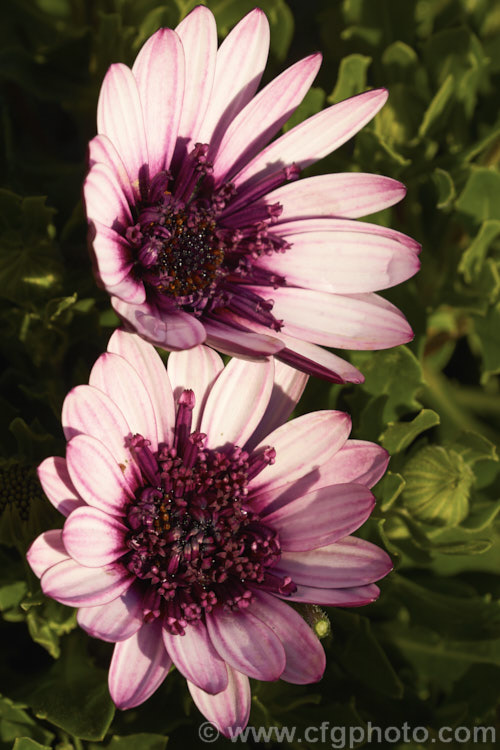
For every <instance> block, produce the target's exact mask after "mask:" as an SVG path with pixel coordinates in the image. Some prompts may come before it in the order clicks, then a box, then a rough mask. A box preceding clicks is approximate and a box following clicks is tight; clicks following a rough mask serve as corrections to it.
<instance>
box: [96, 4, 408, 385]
mask: <svg viewBox="0 0 500 750" xmlns="http://www.w3.org/2000/svg"><path fill="white" fill-rule="evenodd" d="M268 48H269V26H268V22H267V19H266V17H265V15H264V13H263V12H262V11H261V10H259V9H255V10H253V11H252V12H251V13H249V14H248V15H247V16H245V18H243V20H242V21H241V22H240V23H239V24H238V25H237V26H236V27H235V28H234V29H233V30H232V31H231V33H230V34H229V35H228V36H227V38H226V39H225V40H224V42H223V43H222V44H221V46H220V48H219V49H217V33H216V26H215V21H214V17H213V15H212V13H211V12H210V11H209V10H208V9H207V8H205V7H201V6H200V7H197V8H195V10H194V11H193V12H192V13H191V14H190V15H188V16H187V17H186V18H185V19H184V20H183V21H182V22H181V23H180V24H179V26H178V27H177V28H176V29H175V31H173V30H171V29H160V30H159V31H158V32H156V33H155V34H154V35H153V36H152V37H151V38H150V39H149V40H148V41H147V42H146V43H145V45H144V46H143V47H142V49H141V51H140V52H139V54H138V56H137V58H136V60H135V62H134V65H133V67H132V69H130V68H128V67H127V66H126V65H123V64H116V65H112V66H111V67H110V69H109V71H108V72H107V74H106V76H105V79H104V82H103V84H102V89H101V94H100V98H99V103H98V112H97V121H98V133H99V134H98V135H97V136H96V137H95V138H94V139H93V140H92V141H91V143H90V148H89V162H90V171H89V174H88V176H87V179H86V181H85V186H84V196H85V204H86V210H87V216H88V220H89V225H90V241H91V244H92V247H93V257H94V261H95V271H96V276H97V279H98V281H99V282H100V283H101V284H102V285H103V286H104V287H105V288H106V289H107V290H108V292H109V293H110V295H111V298H112V304H113V307H114V309H115V311H116V312H117V314H118V315H119V316H120V318H121V319H122V321H123V322H124V324H125V325H126V327H127V328H128V329H129V330H132V331H135V332H136V333H138V334H140V335H141V336H142V337H143V338H145V339H146V340H148V341H150V342H152V343H154V344H156V345H158V346H161V347H163V348H165V349H167V350H179V349H185V348H189V347H192V346H195V345H196V344H199V343H202V342H206V343H207V344H209V345H210V346H213V347H214V348H216V349H219V350H220V351H222V352H225V353H228V354H233V355H237V356H238V355H242V356H245V355H259V354H260V355H267V354H276V355H277V356H278V357H279V358H280V359H281V360H282V361H283V362H287V363H289V364H291V365H293V366H294V367H297V368H299V369H302V370H304V371H305V372H308V373H310V374H315V375H318V376H320V377H324V378H328V379H330V380H332V381H337V382H343V381H351V382H360V381H362V379H363V376H362V375H361V373H360V372H359V371H358V370H357V369H356V368H354V367H353V366H351V365H350V364H349V363H347V362H345V361H344V360H342V359H340V358H339V357H338V356H336V355H334V354H333V353H331V352H328V351H326V350H324V349H322V348H320V346H318V344H319V345H324V346H328V347H335V348H341V349H384V348H387V347H392V346H395V345H397V344H401V343H405V342H407V341H409V340H410V339H411V338H412V331H411V329H410V327H409V325H408V323H407V321H406V320H405V318H404V316H403V315H402V314H401V313H400V311H399V310H398V309H397V308H396V307H394V305H392V304H390V303H389V302H387V301H386V300H384V299H383V298H381V297H380V296H378V295H376V294H374V292H375V291H376V290H380V289H386V288H388V287H391V286H394V285H395V284H398V283H400V282H401V281H404V280H405V279H407V278H409V277H410V276H412V275H413V274H414V273H415V272H416V271H417V269H418V263H419V262H418V257H417V255H418V250H419V245H418V243H416V242H415V241H414V240H412V239H410V238H409V237H407V236H406V235H404V234H401V233H400V232H396V231H392V230H390V229H387V228H385V227H381V226H377V225H375V224H369V223H364V222H358V221H356V219H357V218H358V217H360V216H364V215H366V214H370V213H372V212H374V211H378V210H380V209H383V208H386V207H387V206H390V205H392V204H394V203H396V202H397V201H399V200H400V199H401V198H402V197H403V195H404V193H405V188H404V186H403V185H401V183H399V182H397V181H395V180H392V179H389V178H386V177H380V176H377V175H371V174H361V173H349V174H329V175H322V176H318V177H310V178H308V179H303V180H299V181H296V179H297V178H298V176H299V173H300V170H302V169H303V168H305V167H308V166H309V165H311V164H313V163H314V162H315V161H317V160H318V159H321V158H322V157H324V156H326V155H327V154H329V153H330V152H331V151H333V150H334V149H336V148H337V147H338V146H340V145H341V144H343V143H344V142H345V141H347V140H348V139H349V138H351V137H352V136H353V135H354V134H355V133H357V132H358V130H360V129H361V128H362V127H363V126H364V125H365V124H366V123H367V122H368V121H369V120H371V119H372V117H373V116H374V115H375V114H376V112H378V110H379V109H380V108H381V107H382V105H383V104H384V102H385V101H386V98H387V91H386V90H385V89H378V90H373V91H368V92H366V93H364V94H360V95H359V96H355V97H352V98H351V99H347V100H346V101H343V102H340V103H339V104H335V105H334V106H332V107H329V108H328V109H325V110H324V111H322V112H320V113H318V114H317V115H315V116H314V117H311V118H309V119H308V120H306V121H305V122H303V123H301V124H300V125H298V126H297V127H295V128H293V129H292V130H290V131H289V132H287V133H285V134H284V135H282V136H281V137H279V138H277V139H276V140H274V141H273V142H272V143H271V144H270V145H266V144H268V143H269V141H270V140H271V139H272V138H273V136H275V135H276V134H277V133H278V131H279V130H280V128H281V127H282V125H283V124H284V123H285V122H286V120H287V119H288V118H289V117H290V115H291V114H292V113H293V111H294V110H295V109H296V107H297V106H298V105H299V104H300V102H301V100H302V99H303V97H304V95H305V94H306V92H307V91H308V89H309V87H310V86H311V84H312V82H313V80H314V78H315V76H316V73H317V72H318V69H319V66H320V63H321V55H319V54H313V55H310V56H309V57H306V58H305V59H303V60H300V61H299V62H297V63H296V64H295V65H292V66H291V67H290V68H288V69H287V70H285V71H284V72H283V73H282V74H281V75H280V76H278V78H276V79H275V80H273V81H272V82H271V83H269V84H268V85H267V86H266V87H265V88H264V89H262V91H260V92H259V93H258V94H257V95H255V92H256V90H257V87H258V85H259V81H260V78H261V76H262V73H263V70H264V67H265V64H266V59H267V54H268Z"/></svg>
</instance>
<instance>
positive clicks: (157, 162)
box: [132, 29, 184, 178]
mask: <svg viewBox="0 0 500 750" xmlns="http://www.w3.org/2000/svg"><path fill="white" fill-rule="evenodd" d="M132 73H133V74H134V77H135V79H136V81H137V88H138V90H139V98H140V101H141V105H142V110H143V112H144V113H145V116H144V126H145V130H146V140H147V144H148V154H149V171H150V176H151V178H153V177H154V176H155V175H156V174H157V173H158V172H160V171H162V170H163V169H168V168H169V167H170V160H171V158H172V155H173V153H174V148H175V143H176V140H177V132H178V129H179V121H180V118H181V112H182V100H183V98H184V51H183V49H182V44H181V42H180V39H179V37H178V36H177V34H176V33H175V31H172V29H159V30H158V31H157V32H156V33H155V34H153V36H151V37H150V38H149V39H148V40H147V42H146V43H145V44H144V45H143V46H142V48H141V50H140V52H139V54H138V55H137V57H136V59H135V62H134V66H133V68H132Z"/></svg>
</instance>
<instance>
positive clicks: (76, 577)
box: [41, 559, 134, 607]
mask: <svg viewBox="0 0 500 750" xmlns="http://www.w3.org/2000/svg"><path fill="white" fill-rule="evenodd" d="M133 581H134V577H133V576H132V575H131V574H130V573H129V572H128V570H126V568H124V567H123V565H120V564H119V563H118V564H117V563H112V564H111V565H105V566H104V567H102V568H86V567H84V566H83V565H80V564H79V563H77V562H75V560H71V559H69V560H63V561H62V562H59V563H57V564H56V565H53V566H52V567H50V568H49V569H48V570H47V571H46V572H45V573H44V574H43V575H42V578H41V586H42V591H43V593H44V594H46V595H47V596H51V597H52V599H55V600H56V601H58V602H60V603H61V604H66V605H68V607H96V606H98V605H99V604H106V603H107V602H112V601H113V599H117V598H118V597H119V596H121V595H122V594H123V593H124V592H125V591H126V590H127V589H128V588H130V586H131V585H132V583H133Z"/></svg>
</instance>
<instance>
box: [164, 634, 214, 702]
mask: <svg viewBox="0 0 500 750" xmlns="http://www.w3.org/2000/svg"><path fill="white" fill-rule="evenodd" d="M163 642H164V644H165V648H166V649H167V652H168V654H169V656H170V658H171V659H172V661H173V663H174V664H175V666H176V667H177V669H178V670H179V672H180V673H181V674H182V675H184V677H185V678H186V680H189V681H190V682H192V683H193V684H195V685H196V686H197V687H198V688H200V690H204V691H205V692H207V693H211V694H215V693H220V692H221V691H222V690H225V689H226V688H227V685H228V676H227V669H226V663H225V662H224V660H223V659H221V657H220V656H219V654H218V653H217V651H216V650H215V648H214V647H213V645H212V641H211V640H210V637H209V635H208V632H207V629H206V627H205V625H204V623H202V622H201V621H199V622H195V623H192V624H191V623H190V624H188V625H187V626H186V628H185V631H184V635H171V634H170V633H169V632H168V631H167V630H166V629H165V628H164V629H163Z"/></svg>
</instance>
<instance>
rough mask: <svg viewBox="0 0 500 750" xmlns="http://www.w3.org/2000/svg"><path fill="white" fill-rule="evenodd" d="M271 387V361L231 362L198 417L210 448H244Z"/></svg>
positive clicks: (262, 412) (266, 402) (265, 403)
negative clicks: (229, 445) (237, 446)
mask: <svg viewBox="0 0 500 750" xmlns="http://www.w3.org/2000/svg"><path fill="white" fill-rule="evenodd" d="M273 384H274V363H273V360H272V359H271V358H268V359H262V360H255V361H248V362H246V361H245V360H241V359H236V358H235V359H232V360H231V361H230V362H229V364H228V365H227V366H226V367H225V369H224V370H223V372H221V374H220V375H219V377H218V378H217V380H216V381H215V383H214V385H213V386H212V389H211V391H210V393H209V394H208V398H207V401H206V404H205V408H204V410H203V414H202V417H201V423H200V430H201V432H203V433H204V434H206V436H207V446H208V447H209V448H213V449H215V448H221V447H223V446H225V445H228V444H233V445H239V446H243V445H245V443H246V441H247V440H248V439H249V438H250V436H251V435H252V433H253V431H254V430H255V428H256V427H257V425H258V424H259V422H260V420H261V418H262V416H263V415H264V413H265V411H266V409H267V405H268V403H269V399H270V397H271V392H272V389H273Z"/></svg>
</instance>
